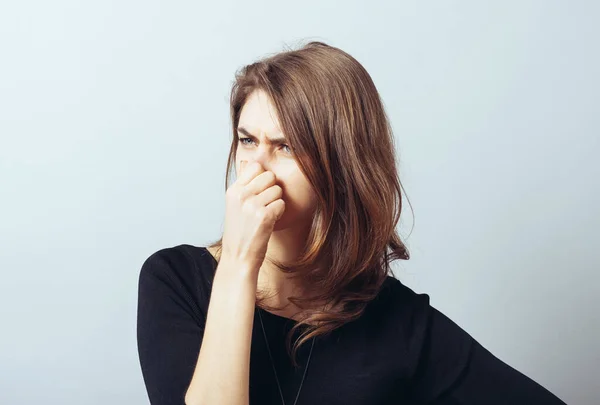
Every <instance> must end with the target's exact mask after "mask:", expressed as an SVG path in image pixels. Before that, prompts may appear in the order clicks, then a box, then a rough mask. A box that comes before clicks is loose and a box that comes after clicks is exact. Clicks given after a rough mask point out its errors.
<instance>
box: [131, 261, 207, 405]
mask: <svg viewBox="0 0 600 405" xmlns="http://www.w3.org/2000/svg"><path fill="white" fill-rule="evenodd" d="M180 256H183V253H181V252H174V251H172V250H171V251H170V250H163V251H159V252H156V253H154V254H153V255H151V256H150V257H149V258H148V259H146V261H145V262H144V264H143V265H142V268H141V271H140V275H139V286H138V307H137V343H138V354H139V359H140V365H141V369H142V375H143V378H144V383H145V385H146V390H147V393H148V398H149V400H150V403H151V404H152V405H184V404H185V399H184V398H185V393H186V391H187V388H188V386H189V384H190V382H191V379H192V376H193V373H194V369H195V366H196V362H197V359H198V353H199V351H200V345H201V343H202V336H203V333H204V328H203V325H204V322H203V320H202V319H201V315H202V313H201V311H199V308H198V305H197V303H196V302H195V300H194V299H193V294H191V293H190V291H189V289H188V288H189V287H186V283H185V281H184V280H185V278H184V275H183V276H182V273H183V272H184V270H182V269H184V268H185V266H186V263H185V262H184V261H183V260H181V262H179V257H180Z"/></svg>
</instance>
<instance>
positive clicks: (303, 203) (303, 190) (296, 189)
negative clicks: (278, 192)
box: [279, 176, 316, 211]
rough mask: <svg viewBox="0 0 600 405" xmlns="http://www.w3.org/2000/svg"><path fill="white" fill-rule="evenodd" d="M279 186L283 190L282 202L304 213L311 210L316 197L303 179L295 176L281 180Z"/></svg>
mask: <svg viewBox="0 0 600 405" xmlns="http://www.w3.org/2000/svg"><path fill="white" fill-rule="evenodd" d="M279 185H280V186H281V188H282V189H283V200H284V201H285V202H286V204H289V205H291V206H293V207H294V208H295V209H297V210H300V211H304V210H307V209H310V208H312V207H313V206H314V205H315V202H316V195H315V193H314V191H313V189H312V187H311V186H310V183H308V181H306V179H305V178H304V177H300V176H295V177H294V178H288V179H284V180H282V181H281V182H280V183H279Z"/></svg>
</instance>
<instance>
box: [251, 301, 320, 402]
mask: <svg viewBox="0 0 600 405" xmlns="http://www.w3.org/2000/svg"><path fill="white" fill-rule="evenodd" d="M258 317H259V318H260V326H261V327H262V331H263V336H264V337H265V343H266V344H267V351H268V352H269V359H271V366H273V373H275V381H277V388H279V395H280V396H281V403H282V404H283V405H285V401H284V400H283V393H282V392H281V386H280V385H279V378H277V371H276V370H275V363H274V362H273V356H272V355H271V349H270V348H269V342H268V339H267V333H266V332H265V325H264V324H263V320H262V315H261V314H260V308H258ZM313 347H315V339H314V338H313V342H312V346H311V347H310V354H309V355H308V360H307V361H306V367H305V368H304V374H303V375H302V381H300V388H298V394H296V400H295V401H294V405H296V402H298V397H299V396H300V391H301V390H302V384H304V377H306V371H307V370H308V364H309V363H310V356H311V355H312V351H313Z"/></svg>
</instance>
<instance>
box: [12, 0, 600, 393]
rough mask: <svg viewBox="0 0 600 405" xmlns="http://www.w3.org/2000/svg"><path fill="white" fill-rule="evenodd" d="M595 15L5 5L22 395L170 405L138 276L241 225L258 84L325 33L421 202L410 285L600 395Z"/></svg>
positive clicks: (447, 8)
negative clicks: (245, 120)
mask: <svg viewBox="0 0 600 405" xmlns="http://www.w3.org/2000/svg"><path fill="white" fill-rule="evenodd" d="M599 11H600V10H599V6H598V2H593V1H589V2H584V1H523V0H519V1H506V0H505V1H497V2H493V3H491V2H482V1H462V2H461V1H455V2H445V1H444V2H441V1H440V2H433V3H432V2H424V1H368V2H360V1H348V2H344V3H340V2H338V1H325V2H324V1H303V2H293V3H291V2H290V3H285V2H275V1H253V2H244V1H221V2H211V3H209V2H191V1H186V2H179V1H175V2H167V1H132V0H127V1H94V2H90V1H88V2H79V1H67V0H57V1H53V2H47V1H20V2H16V1H15V2H8V1H6V2H2V6H1V7H0V47H1V53H0V58H1V60H0V114H1V116H0V136H1V141H0V185H1V188H0V204H1V206H0V208H1V209H0V226H1V228H0V230H1V233H0V246H1V247H0V270H1V272H2V274H1V282H0V319H1V321H0V328H1V332H0V403H2V404H10V405H20V404H40V403H43V404H107V403H110V404H146V403H147V396H146V392H145V388H144V385H143V381H142V376H141V372H140V368H139V362H138V357H137V348H136V335H135V324H136V306H137V280H138V275H139V270H140V266H141V265H142V263H143V261H144V260H145V259H146V258H147V257H148V256H149V255H150V254H152V253H153V252H154V251H156V250H158V249H161V248H163V247H168V246H174V245H177V244H180V243H190V244H195V245H199V246H204V245H205V243H206V242H208V241H209V240H212V239H214V238H216V237H218V235H219V233H220V231H221V226H222V220H223V215H224V210H223V203H224V176H225V162H226V156H227V151H228V145H229V142H230V136H231V135H230V133H229V125H230V123H229V116H228V112H229V111H228V94H229V93H228V92H229V89H230V85H231V80H232V79H233V74H234V72H235V70H236V69H237V68H239V67H241V66H242V65H243V64H246V63H250V62H251V61H253V60H254V59H256V58H259V57H261V56H264V55H266V54H268V53H272V52H277V51H280V50H282V49H283V47H284V46H285V45H289V46H295V45H296V44H299V43H302V41H303V40H310V39H315V40H323V41H325V42H328V43H330V44H332V45H335V46H338V47H340V48H342V49H344V50H346V51H347V52H349V53H350V54H352V55H353V56H355V57H356V58H357V59H358V60H359V61H360V62H361V63H363V65H364V66H365V67H366V69H367V70H368V71H369V72H370V73H371V75H372V77H373V79H374V81H375V83H376V85H377V86H378V88H379V90H380V92H381V95H382V97H383V100H384V102H385V105H386V108H387V112H388V114H389V116H390V118H391V121H392V124H393V127H394V130H395V136H396V138H397V144H398V153H399V156H400V160H401V166H400V167H399V170H400V173H401V178H402V181H403V184H404V186H405V187H406V191H407V193H408V196H409V198H410V201H411V202H412V204H413V208H414V215H415V216H414V219H415V220H414V222H413V216H412V212H411V211H410V208H409V207H408V204H407V205H406V210H405V212H404V216H403V220H402V226H401V231H402V234H403V235H404V236H408V234H409V231H410V228H411V227H412V225H414V230H413V232H412V234H410V237H409V238H408V240H407V243H408V246H409V247H410V249H411V253H412V259H411V260H410V261H409V262H397V263H396V264H395V267H394V269H395V272H396V273H397V275H398V276H399V277H401V278H402V279H403V280H404V281H405V282H406V283H407V284H408V285H409V286H411V287H412V288H413V289H415V290H416V291H419V292H427V293H429V294H430V296H431V302H432V304H433V305H434V306H436V307H437V308H438V309H440V310H441V311H442V312H444V313H445V314H446V315H448V316H449V317H451V318H452V319H453V320H454V321H455V322H457V323H458V324H459V325H461V326H462V327H463V328H465V329H466V330H467V331H468V332H469V333H470V334H471V335H472V336H473V337H475V338H476V339H477V340H478V341H479V342H481V343H482V344H483V345H484V346H486V347H487V348H488V349H489V350H490V351H492V352H493V353H494V354H495V355H497V356H498V357H499V358H501V359H502V360H504V361H506V362H507V363H509V364H510V365H512V366H513V367H515V368H517V369H519V370H520V371H522V372H523V373H525V374H527V375H529V376H530V377H532V378H533V379H535V380H536V381H538V382H539V383H541V384H542V385H544V386H545V387H547V388H548V389H550V390H551V391H553V392H554V393H556V394H557V395H558V396H560V397H561V398H562V399H563V400H565V401H567V402H568V403H569V404H586V405H588V404H594V403H600V395H599V394H598V385H599V383H600V377H598V371H597V366H598V363H599V362H600V349H599V347H598V342H600V326H599V324H600V320H599V315H598V308H600V298H599V296H600V289H599V283H600V277H599V276H598V273H597V270H598V267H599V266H598V264H599V262H600V253H599V248H598V242H599V239H600V238H599V237H598V230H599V228H600V216H599V215H598V205H599V204H600V189H599V188H600V186H599V182H600V181H599V177H600V160H599V159H598V153H599V143H600V140H599V138H600V135H599V132H600V120H599V114H598V105H599V101H600V100H599V94H600V79H599V78H598V74H599V72H600V57H599V53H598V49H599V46H598V38H599V37H600V28H598V21H599V17H600V16H599V14H600V13H599Z"/></svg>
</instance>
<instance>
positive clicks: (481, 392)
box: [411, 306, 565, 405]
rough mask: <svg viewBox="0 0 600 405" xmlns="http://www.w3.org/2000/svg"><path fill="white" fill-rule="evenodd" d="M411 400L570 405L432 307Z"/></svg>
mask: <svg viewBox="0 0 600 405" xmlns="http://www.w3.org/2000/svg"><path fill="white" fill-rule="evenodd" d="M426 313H427V316H426V319H427V321H426V323H425V326H424V329H423V334H422V336H423V338H422V346H421V350H420V357H419V360H418V365H417V368H416V371H415V374H414V376H413V380H412V385H411V396H412V398H413V399H415V400H417V401H418V403H421V404H432V405H434V404H435V405H459V404H460V405H476V404H477V405H478V404H488V405H495V404H498V405H500V404H511V405H521V404H522V405H526V404H536V405H565V403H564V402H563V401H561V400H560V399H559V398H558V397H556V396H555V395H554V394H552V393H551V392H550V391H548V390H547V389H545V388H544V387H542V386H541V385H540V384H538V383H537V382H535V381H534V380H532V379H531V378H529V377H527V376H525V375H524V374H522V373H520V372H519V371H517V370H515V369H514V368H512V367H510V366H509V365H507V364H506V363H504V362H503V361H501V360H500V359H498V358H497V357H495V356H494V355H493V354H492V353H490V352H489V351H488V350H487V349H485V348H484V347H483V346H482V345H481V344H479V343H478V342H477V341H476V340H475V339H473V338H472V337H471V336H470V335H469V334H467V333H466V332H465V331H464V330H463V329H461V328H460V327H459V326H458V325H457V324H455V323H454V322H453V321H452V320H450V319H449V318H448V317H446V316H445V315H444V314H442V313H441V312H439V311H437V310H436V309H435V308H433V307H430V306H428V309H427V311H426Z"/></svg>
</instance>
